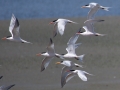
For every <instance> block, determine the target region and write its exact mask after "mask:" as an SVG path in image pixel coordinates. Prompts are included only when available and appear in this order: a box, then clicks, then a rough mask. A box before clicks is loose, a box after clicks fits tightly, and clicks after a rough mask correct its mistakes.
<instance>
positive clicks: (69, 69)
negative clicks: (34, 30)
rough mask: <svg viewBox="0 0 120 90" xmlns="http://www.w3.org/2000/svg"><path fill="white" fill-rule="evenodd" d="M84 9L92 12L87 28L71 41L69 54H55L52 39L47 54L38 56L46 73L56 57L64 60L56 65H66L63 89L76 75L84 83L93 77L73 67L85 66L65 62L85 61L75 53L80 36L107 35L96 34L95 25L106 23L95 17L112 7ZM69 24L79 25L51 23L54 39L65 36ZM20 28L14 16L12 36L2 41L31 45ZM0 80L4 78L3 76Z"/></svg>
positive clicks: (3, 89)
mask: <svg viewBox="0 0 120 90" xmlns="http://www.w3.org/2000/svg"><path fill="white" fill-rule="evenodd" d="M82 8H90V11H89V12H88V16H87V20H86V21H85V22H84V24H85V26H83V27H82V28H83V29H84V30H85V31H84V32H82V31H81V29H82V28H80V29H79V30H78V31H77V33H76V34H75V35H73V36H72V37H71V38H70V39H69V41H68V43H67V48H66V50H67V54H57V53H55V49H54V43H53V41H52V38H50V43H49V45H48V46H47V52H42V53H39V54H37V56H41V55H43V56H45V58H44V59H43V61H42V64H41V72H42V71H44V70H45V69H46V68H47V67H48V65H49V63H50V62H51V60H52V59H53V58H54V57H58V58H60V59H62V61H60V62H56V64H62V65H64V67H63V68H62V71H61V87H63V86H64V85H65V84H66V83H67V82H68V81H69V80H70V79H71V78H73V77H74V76H76V75H78V77H79V78H80V79H81V80H82V81H87V77H86V74H88V75H92V74H90V73H88V72H86V71H82V70H79V69H77V70H74V69H73V67H81V68H83V66H82V65H79V64H77V63H74V62H72V61H69V60H65V58H75V59H76V60H79V61H80V62H82V61H83V57H84V55H85V54H83V55H77V54H76V53H75V49H76V48H78V46H79V45H81V43H76V41H77V39H78V38H79V35H83V36H104V35H105V34H99V33H96V32H95V31H94V23H96V22H102V21H104V20H96V19H95V18H94V16H95V14H96V12H97V11H98V10H99V9H103V10H106V11H108V9H109V8H110V7H103V6H100V5H99V4H98V3H94V2H93V3H89V4H87V5H84V6H82ZM67 23H74V24H78V23H77V22H73V21H71V20H68V19H57V20H54V21H52V22H50V24H54V30H53V37H55V36H56V35H57V34H58V33H59V34H60V35H63V34H64V30H65V25H66V24H67ZM19 28H20V25H19V21H18V19H17V18H16V17H15V16H14V15H12V18H11V22H10V26H9V32H10V33H11V36H7V37H4V38H2V39H3V40H6V39H7V40H10V41H15V42H22V43H31V42H28V41H25V40H23V39H22V38H21V37H20V33H19ZM31 44H32V43H31ZM0 78H2V76H1V77H0ZM14 85H15V84H13V85H10V86H1V87H0V90H8V89H10V88H11V87H13V86H14Z"/></svg>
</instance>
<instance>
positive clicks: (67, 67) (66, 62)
mask: <svg viewBox="0 0 120 90" xmlns="http://www.w3.org/2000/svg"><path fill="white" fill-rule="evenodd" d="M56 64H62V65H64V67H63V68H62V71H61V87H63V86H64V83H63V81H64V80H65V76H66V74H69V73H68V72H66V71H68V70H71V69H73V67H81V68H83V66H82V65H79V64H77V63H73V62H72V61H69V60H64V61H61V62H56Z"/></svg>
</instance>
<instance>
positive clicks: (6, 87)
mask: <svg viewBox="0 0 120 90" xmlns="http://www.w3.org/2000/svg"><path fill="white" fill-rule="evenodd" d="M13 86H15V84H13V85H9V86H5V85H3V86H1V87H0V90H9V89H10V88H12V87H13Z"/></svg>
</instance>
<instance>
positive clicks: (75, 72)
mask: <svg viewBox="0 0 120 90" xmlns="http://www.w3.org/2000/svg"><path fill="white" fill-rule="evenodd" d="M67 72H71V73H68V74H66V76H64V77H63V79H64V80H63V82H62V84H63V85H65V84H66V83H67V82H68V81H69V80H70V79H72V78H73V77H74V76H76V75H78V77H79V78H80V79H81V80H82V81H87V77H86V75H85V74H88V75H92V74H90V73H88V72H86V71H82V70H68V71H67ZM92 76H93V75H92Z"/></svg>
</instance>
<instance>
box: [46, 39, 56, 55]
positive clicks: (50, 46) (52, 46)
mask: <svg viewBox="0 0 120 90" xmlns="http://www.w3.org/2000/svg"><path fill="white" fill-rule="evenodd" d="M47 52H48V53H49V54H54V53H55V50H54V43H53V41H52V39H51V38H50V42H49V45H48V46H47Z"/></svg>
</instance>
